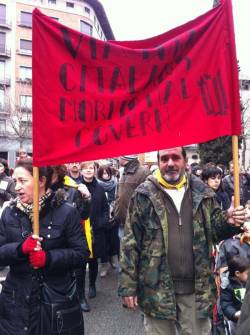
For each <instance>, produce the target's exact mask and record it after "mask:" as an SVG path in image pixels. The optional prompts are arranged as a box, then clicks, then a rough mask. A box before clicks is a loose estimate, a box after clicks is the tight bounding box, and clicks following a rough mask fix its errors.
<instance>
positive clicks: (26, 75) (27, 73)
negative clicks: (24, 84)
mask: <svg viewBox="0 0 250 335" xmlns="http://www.w3.org/2000/svg"><path fill="white" fill-rule="evenodd" d="M20 79H21V80H30V81H31V79H32V68H31V67H28V66H20Z"/></svg>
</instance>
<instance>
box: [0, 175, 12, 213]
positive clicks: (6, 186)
mask: <svg viewBox="0 0 250 335" xmlns="http://www.w3.org/2000/svg"><path fill="white" fill-rule="evenodd" d="M15 197H16V192H15V183H14V180H13V179H12V178H11V177H8V176H7V175H6V174H5V173H1V174H0V208H1V207H2V206H3V203H4V202H5V201H8V200H10V199H11V198H15Z"/></svg>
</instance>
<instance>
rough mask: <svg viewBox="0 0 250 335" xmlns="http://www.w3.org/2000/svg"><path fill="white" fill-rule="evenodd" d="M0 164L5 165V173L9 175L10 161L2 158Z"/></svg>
mask: <svg viewBox="0 0 250 335" xmlns="http://www.w3.org/2000/svg"><path fill="white" fill-rule="evenodd" d="M0 164H2V165H3V166H4V173H5V174H7V176H9V175H10V170H9V166H8V162H7V161H6V159H4V158H0Z"/></svg>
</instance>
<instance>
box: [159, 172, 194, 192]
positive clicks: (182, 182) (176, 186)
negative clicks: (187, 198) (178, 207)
mask: <svg viewBox="0 0 250 335" xmlns="http://www.w3.org/2000/svg"><path fill="white" fill-rule="evenodd" d="M154 177H155V178H156V179H157V180H158V182H159V183H160V184H161V185H162V186H164V187H166V188H170V189H177V190H180V189H181V188H182V187H183V186H184V185H185V184H186V183H187V178H186V176H185V175H183V176H182V178H181V180H180V181H179V183H177V184H169V183H168V182H167V181H166V180H165V179H164V178H162V175H161V171H160V170H159V169H157V170H155V172H154Z"/></svg>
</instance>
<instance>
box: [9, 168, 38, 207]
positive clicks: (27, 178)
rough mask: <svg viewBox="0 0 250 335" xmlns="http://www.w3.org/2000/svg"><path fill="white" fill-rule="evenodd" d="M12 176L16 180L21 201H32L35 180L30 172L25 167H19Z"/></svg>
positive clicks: (16, 188) (16, 187)
mask: <svg viewBox="0 0 250 335" xmlns="http://www.w3.org/2000/svg"><path fill="white" fill-rule="evenodd" d="M12 177H13V179H14V180H15V183H16V186H15V190H16V194H17V196H18V197H19V199H20V201H21V202H23V203H25V204H30V203H32V202H33V185H34V181H33V176H32V175H31V174H30V172H29V171H28V170H26V169H25V168H23V167H17V168H15V170H14V173H13V176H12Z"/></svg>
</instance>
